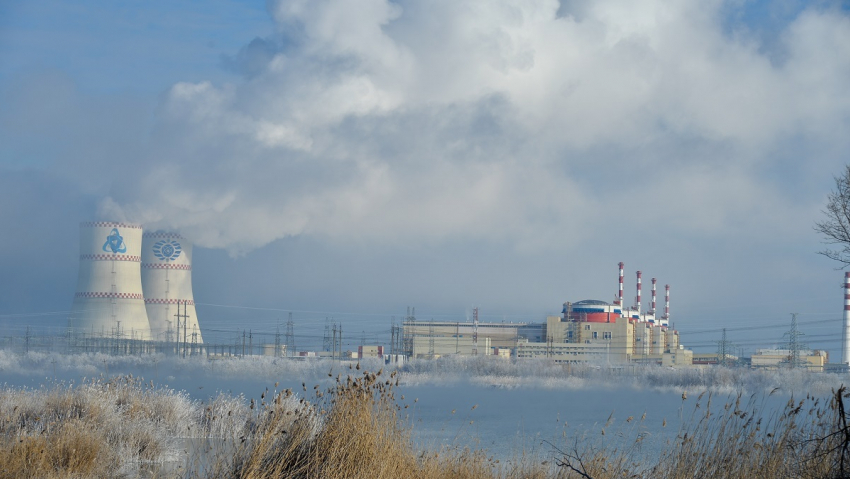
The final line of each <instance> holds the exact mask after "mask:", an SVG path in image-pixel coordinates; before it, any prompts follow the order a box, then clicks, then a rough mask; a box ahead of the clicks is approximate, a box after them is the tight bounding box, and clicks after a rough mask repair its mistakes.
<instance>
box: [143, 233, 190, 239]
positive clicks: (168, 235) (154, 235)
mask: <svg viewBox="0 0 850 479" xmlns="http://www.w3.org/2000/svg"><path fill="white" fill-rule="evenodd" d="M142 237H144V238H177V239H186V238H184V237H182V236H180V235H179V234H177V233H145V234H143V235H142Z"/></svg>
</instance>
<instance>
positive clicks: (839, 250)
mask: <svg viewBox="0 0 850 479" xmlns="http://www.w3.org/2000/svg"><path fill="white" fill-rule="evenodd" d="M823 214H824V215H825V216H826V219H824V220H823V221H818V222H817V223H815V231H817V232H818V233H820V234H821V235H823V238H824V243H826V244H829V245H837V247H836V248H835V249H831V248H827V249H824V250H823V251H819V252H818V253H819V254H822V255H824V256H826V257H827V258H829V259H834V260H835V261H838V262H840V263H841V264H842V265H843V266H842V267H847V266H850V165H847V166H845V168H844V174H843V175H841V176H836V177H835V189H834V190H832V192H831V193H830V194H829V197H828V200H827V203H826V208H825V209H824V210H823Z"/></svg>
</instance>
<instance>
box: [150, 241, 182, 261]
mask: <svg viewBox="0 0 850 479" xmlns="http://www.w3.org/2000/svg"><path fill="white" fill-rule="evenodd" d="M181 252H183V248H181V247H180V243H178V242H176V241H174V240H160V241H157V242H156V243H154V245H153V255H154V256H156V257H157V258H159V259H160V260H162V261H174V260H176V259H177V257H178V256H180V253H181Z"/></svg>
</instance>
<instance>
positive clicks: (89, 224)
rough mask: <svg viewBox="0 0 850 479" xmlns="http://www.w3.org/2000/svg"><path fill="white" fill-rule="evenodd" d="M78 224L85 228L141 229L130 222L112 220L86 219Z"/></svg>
mask: <svg viewBox="0 0 850 479" xmlns="http://www.w3.org/2000/svg"><path fill="white" fill-rule="evenodd" d="M80 226H82V227H85V228H132V229H139V230H140V229H142V226H141V225H134V224H131V223H115V222H112V221H86V222H84V223H80Z"/></svg>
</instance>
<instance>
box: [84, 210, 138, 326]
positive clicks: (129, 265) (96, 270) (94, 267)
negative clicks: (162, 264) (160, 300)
mask: <svg viewBox="0 0 850 479" xmlns="http://www.w3.org/2000/svg"><path fill="white" fill-rule="evenodd" d="M141 253H142V227H141V226H139V225H135V224H129V223H116V222H109V221H102V222H87V223H82V224H81V225H80V268H79V275H78V278H77V290H76V292H75V293H74V302H73V305H72V306H71V313H70V315H69V318H68V326H69V328H70V330H71V332H72V333H76V334H86V335H90V336H92V337H118V338H124V339H137V340H149V339H150V338H151V331H150V323H149V322H148V316H147V310H146V309H145V301H144V294H143V291H142V280H141V273H140V266H141V261H142V258H141Z"/></svg>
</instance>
